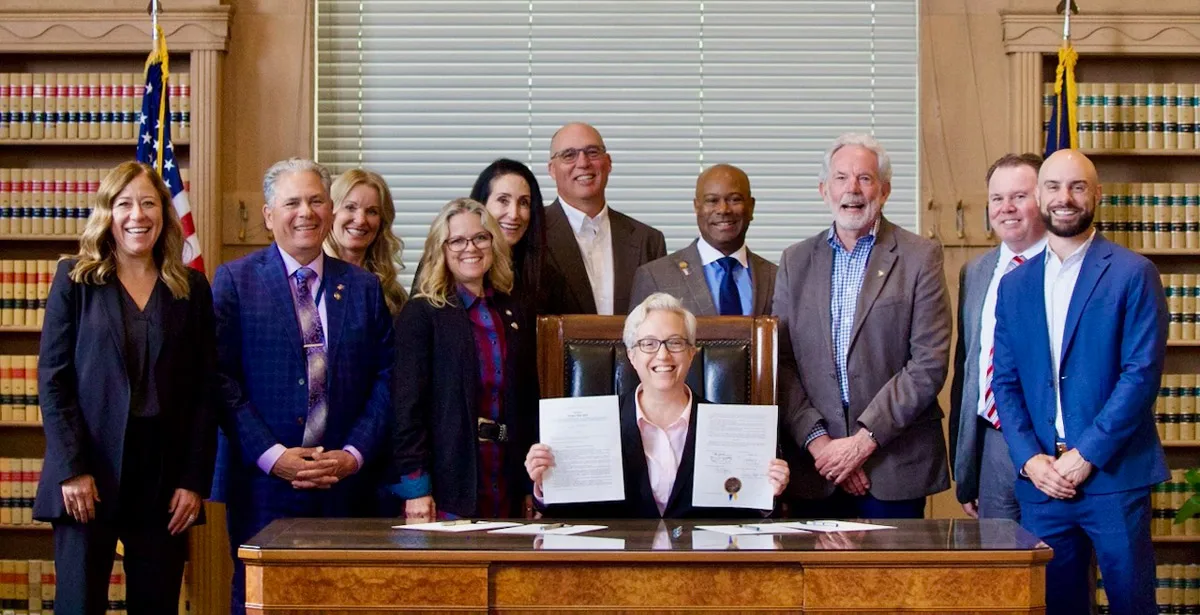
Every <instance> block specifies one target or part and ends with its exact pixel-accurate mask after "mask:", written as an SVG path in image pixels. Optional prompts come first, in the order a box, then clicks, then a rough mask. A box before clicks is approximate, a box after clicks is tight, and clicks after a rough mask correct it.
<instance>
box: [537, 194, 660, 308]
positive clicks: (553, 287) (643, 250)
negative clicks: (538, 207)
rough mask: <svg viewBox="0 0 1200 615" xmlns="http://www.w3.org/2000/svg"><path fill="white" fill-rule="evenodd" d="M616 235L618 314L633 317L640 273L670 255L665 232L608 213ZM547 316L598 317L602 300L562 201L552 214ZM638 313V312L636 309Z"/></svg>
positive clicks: (545, 270) (545, 272)
mask: <svg viewBox="0 0 1200 615" xmlns="http://www.w3.org/2000/svg"><path fill="white" fill-rule="evenodd" d="M608 222H609V226H610V227H611V229H612V244H613V246H612V252H613V313H614V314H627V313H628V312H629V307H630V305H629V294H630V291H631V290H632V287H633V274H634V273H635V272H637V268H638V267H641V266H642V265H645V264H646V263H649V262H651V261H654V260H658V259H660V258H662V257H664V256H666V255H667V242H666V239H664V237H663V234H662V231H659V230H658V229H655V228H653V227H651V226H648V225H646V224H643V223H641V222H638V221H637V220H634V219H633V218H630V217H629V216H626V215H625V214H623V213H621V212H619V211H615V210H614V209H613V208H611V207H609V208H608ZM541 287H542V294H543V295H544V300H543V303H542V305H541V308H540V309H541V313H542V314H595V313H596V298H595V297H594V296H593V295H592V283H591V282H590V281H589V280H588V274H587V267H585V266H584V264H583V255H582V254H581V253H580V252H579V242H578V241H577V240H576V239H575V231H574V230H572V229H571V222H570V220H568V219H567V214H566V212H565V211H563V205H562V203H560V202H559V201H558V200H557V199H555V201H554V203H552V204H550V206H549V207H547V208H546V260H545V262H543V263H542V283H541ZM634 307H636V306H634Z"/></svg>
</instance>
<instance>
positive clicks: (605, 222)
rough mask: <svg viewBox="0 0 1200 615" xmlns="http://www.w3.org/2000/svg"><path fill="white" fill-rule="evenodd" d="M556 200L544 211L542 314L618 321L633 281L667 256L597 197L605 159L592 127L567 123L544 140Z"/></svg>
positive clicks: (649, 232) (660, 243)
mask: <svg viewBox="0 0 1200 615" xmlns="http://www.w3.org/2000/svg"><path fill="white" fill-rule="evenodd" d="M547 166H548V168H549V171H550V177H552V178H554V183H555V186H556V187H557V189H558V198H557V199H555V200H554V203H553V204H551V205H550V206H549V207H547V208H546V261H545V263H544V264H543V266H542V288H543V289H544V291H545V298H544V299H543V304H542V306H541V308H540V310H539V311H540V312H541V313H543V314H625V313H626V312H627V308H628V306H629V290H630V284H631V282H632V281H633V274H634V272H635V271H637V268H638V267H640V266H641V265H643V264H645V263H648V262H650V261H652V260H654V259H657V258H662V257H663V256H666V254H667V243H666V240H665V239H664V237H663V234H662V233H661V232H660V231H658V230H655V229H654V228H651V227H649V226H647V225H645V224H642V223H641V222H638V221H637V220H634V219H633V218H630V217H629V216H626V215H624V214H622V213H620V212H617V211H614V210H613V209H612V208H611V207H608V204H607V203H606V201H605V198H604V189H605V187H606V186H607V185H608V174H609V173H610V172H611V171H612V157H611V156H609V154H608V151H607V150H606V149H605V147H604V139H603V138H601V137H600V133H599V132H597V131H596V129H595V128H592V127H591V126H589V125H587V124H583V123H571V124H567V125H566V126H563V127H562V128H559V129H558V132H556V133H554V137H553V138H552V139H551V140H550V162H549V163H548V164H547Z"/></svg>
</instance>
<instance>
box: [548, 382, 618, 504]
mask: <svg viewBox="0 0 1200 615" xmlns="http://www.w3.org/2000/svg"><path fill="white" fill-rule="evenodd" d="M540 409H541V411H540V413H539V415H540V416H539V424H538V427H539V429H540V434H541V435H540V438H539V439H540V440H541V442H542V444H545V445H546V446H549V447H550V452H551V453H553V454H554V467H552V468H550V469H548V470H547V471H546V474H545V475H544V476H543V477H542V501H543V502H545V503H546V504H568V503H572V502H610V501H619V500H624V499H625V479H624V473H623V470H622V466H621V419H620V415H619V412H620V411H619V409H618V401H617V396H616V395H604V396H598V397H564V398H559V399H543V400H542V401H541V405H540Z"/></svg>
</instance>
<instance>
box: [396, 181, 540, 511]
mask: <svg viewBox="0 0 1200 615" xmlns="http://www.w3.org/2000/svg"><path fill="white" fill-rule="evenodd" d="M501 233H502V231H501V229H500V225H499V224H498V223H497V222H496V219H495V218H493V217H492V215H491V214H490V213H488V210H487V209H486V208H485V207H484V206H483V205H482V204H480V203H478V202H477V201H472V200H471V199H455V200H453V201H450V202H449V203H447V204H446V205H445V206H444V207H443V208H442V211H441V213H440V214H438V216H437V218H436V219H435V220H434V221H433V224H432V225H431V226H430V228H429V236H428V238H427V239H426V240H425V253H424V257H423V261H424V264H425V266H424V268H423V269H422V270H421V275H420V277H419V278H418V280H417V286H416V288H417V292H416V294H415V295H414V296H413V298H412V299H411V300H410V301H409V302H408V303H407V304H406V305H405V306H404V310H403V311H402V312H401V313H400V319H399V321H398V323H397V325H396V346H397V348H398V349H399V351H398V354H397V359H396V368H395V370H394V374H395V382H396V386H395V389H394V390H395V401H394V403H395V405H396V420H395V425H394V428H393V436H394V437H393V440H394V441H393V450H394V452H395V453H394V454H395V456H394V459H393V463H392V468H391V476H390V480H389V483H390V490H391V492H392V493H393V494H395V495H396V496H397V497H399V498H400V499H403V500H404V501H405V504H404V509H405V517H406V518H407V519H409V520H414V521H420V520H430V519H434V518H448V517H449V518H453V517H471V516H474V517H492V518H495V517H514V516H519V515H520V513H521V506H522V504H523V503H524V502H525V496H527V495H529V492H528V489H527V488H526V485H528V480H526V479H525V478H524V470H523V469H522V467H521V461H522V456H523V454H524V451H526V450H529V445H530V444H532V439H531V438H532V437H533V426H534V420H533V419H534V417H535V416H536V411H537V403H538V383H537V378H536V376H535V374H536V373H537V369H536V367H537V365H536V361H537V360H536V356H535V332H534V331H533V330H532V328H531V327H529V326H525V325H524V323H525V322H527V321H526V320H525V316H524V314H522V309H523V308H522V307H521V304H520V303H519V302H518V301H516V300H515V299H514V298H513V297H512V296H511V295H510V294H509V293H510V292H511V291H512V287H513V273H512V265H511V261H510V257H509V248H508V243H507V242H506V241H504V240H503V238H502V236H501Z"/></svg>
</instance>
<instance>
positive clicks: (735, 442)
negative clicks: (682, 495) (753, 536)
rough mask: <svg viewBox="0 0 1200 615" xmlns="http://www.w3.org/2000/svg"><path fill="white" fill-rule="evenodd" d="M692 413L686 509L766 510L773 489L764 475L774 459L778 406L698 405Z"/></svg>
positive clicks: (772, 498) (772, 499)
mask: <svg viewBox="0 0 1200 615" xmlns="http://www.w3.org/2000/svg"><path fill="white" fill-rule="evenodd" d="M696 410H697V412H696V475H695V480H694V482H693V483H692V506H722V507H731V508H754V509H758V510H770V509H771V508H772V507H773V506H774V498H775V489H774V488H773V487H771V482H770V481H769V480H768V479H767V470H769V469H770V467H771V460H772V459H775V439H776V435H777V434H778V429H779V407H778V406H749V405H734V404H700V405H699V406H697V408H696Z"/></svg>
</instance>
